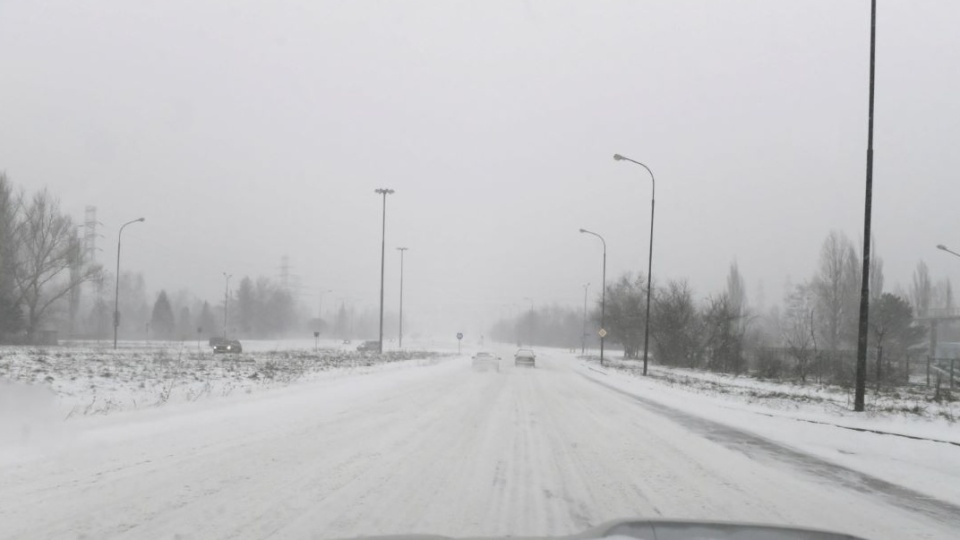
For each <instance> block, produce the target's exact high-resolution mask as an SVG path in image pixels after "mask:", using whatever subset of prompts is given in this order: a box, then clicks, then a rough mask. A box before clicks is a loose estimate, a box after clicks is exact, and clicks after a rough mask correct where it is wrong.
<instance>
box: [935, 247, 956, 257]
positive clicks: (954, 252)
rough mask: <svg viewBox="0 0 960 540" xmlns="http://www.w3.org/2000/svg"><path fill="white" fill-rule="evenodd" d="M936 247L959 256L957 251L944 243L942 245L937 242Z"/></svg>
mask: <svg viewBox="0 0 960 540" xmlns="http://www.w3.org/2000/svg"><path fill="white" fill-rule="evenodd" d="M937 249H939V250H940V251H946V252H947V253H950V254H951V255H955V256H957V257H960V253H957V252H956V251H953V250H951V249H949V248H948V247H947V246H945V245H943V244H937Z"/></svg>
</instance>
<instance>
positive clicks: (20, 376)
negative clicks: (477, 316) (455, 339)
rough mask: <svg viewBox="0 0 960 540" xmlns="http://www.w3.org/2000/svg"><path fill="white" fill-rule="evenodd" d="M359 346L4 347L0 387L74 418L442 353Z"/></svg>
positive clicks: (388, 365) (309, 343)
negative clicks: (221, 349)
mask: <svg viewBox="0 0 960 540" xmlns="http://www.w3.org/2000/svg"><path fill="white" fill-rule="evenodd" d="M356 346H357V344H356V343H351V344H343V343H340V342H336V341H322V342H320V343H319V344H315V342H314V341H313V340H309V341H245V342H244V343H243V347H244V352H243V353H241V354H213V353H212V351H211V348H210V347H209V346H208V345H207V343H205V342H204V343H197V342H152V343H148V342H121V343H120V344H119V347H118V349H116V350H114V349H113V347H112V343H107V342H103V343H97V342H74V343H67V344H65V345H63V346H59V347H47V348H39V347H0V384H5V385H6V386H7V387H8V390H7V392H6V393H8V394H9V393H11V392H19V393H21V394H23V393H30V394H35V395H37V396H41V397H42V396H43V395H45V394H48V393H49V394H52V398H53V401H54V402H55V408H56V411H57V413H58V414H60V415H61V416H62V417H63V418H67V419H69V418H73V417H75V416H84V415H97V414H109V413H113V412H118V411H125V410H131V409H141V408H146V407H156V406H160V405H164V404H167V403H177V402H183V401H197V400H201V399H207V398H211V397H227V396H231V395H234V394H238V393H247V394H249V393H251V392H254V391H257V390H264V389H271V388H278V387H282V386H286V385H289V384H293V383H298V382H307V381H311V380H316V379H318V378H325V377H326V378H329V377H336V376H342V375H346V374H356V373H367V372H371V371H374V370H378V369H385V368H387V369H389V368H391V367H397V366H396V365H397V364H403V363H413V364H415V365H416V364H419V363H423V362H425V361H433V360H434V359H436V358H437V357H439V356H440V355H439V354H438V353H434V352H430V353H427V352H423V351H416V350H410V349H407V350H404V351H396V350H394V351H391V350H389V349H388V350H387V351H385V352H386V355H385V356H384V357H383V358H380V357H378V356H377V355H374V354H370V353H358V352H356ZM27 386H28V387H27ZM0 399H2V398H0ZM37 399H39V398H37ZM9 406H12V404H9Z"/></svg>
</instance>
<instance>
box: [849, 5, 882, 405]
mask: <svg viewBox="0 0 960 540" xmlns="http://www.w3.org/2000/svg"><path fill="white" fill-rule="evenodd" d="M876 43H877V0H871V1H870V92H869V98H868V100H869V103H868V106H867V185H866V194H865V203H864V212H863V272H862V273H861V283H860V327H859V329H858V330H859V331H858V333H857V375H856V389H855V392H854V398H853V410H854V411H857V412H863V409H864V394H866V386H867V331H868V318H869V314H870V217H871V216H870V215H871V211H872V206H873V89H874V74H875V72H876V63H875V58H876Z"/></svg>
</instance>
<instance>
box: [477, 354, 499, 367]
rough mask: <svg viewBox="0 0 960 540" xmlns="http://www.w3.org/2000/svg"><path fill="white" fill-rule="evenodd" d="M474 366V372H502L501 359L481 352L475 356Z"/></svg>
mask: <svg viewBox="0 0 960 540" xmlns="http://www.w3.org/2000/svg"><path fill="white" fill-rule="evenodd" d="M472 366H473V369H474V371H488V370H491V369H492V370H494V371H500V357H499V356H494V355H492V354H490V353H488V352H482V351H481V352H478V353H477V354H475V355H473V358H472Z"/></svg>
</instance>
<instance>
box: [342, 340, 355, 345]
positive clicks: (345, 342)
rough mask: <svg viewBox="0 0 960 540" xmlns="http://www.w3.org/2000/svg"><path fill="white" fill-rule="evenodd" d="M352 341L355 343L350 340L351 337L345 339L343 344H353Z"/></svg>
mask: <svg viewBox="0 0 960 540" xmlns="http://www.w3.org/2000/svg"><path fill="white" fill-rule="evenodd" d="M351 343H353V342H352V341H350V340H349V339H345V340H343V344H344V345H349V344H351Z"/></svg>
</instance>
